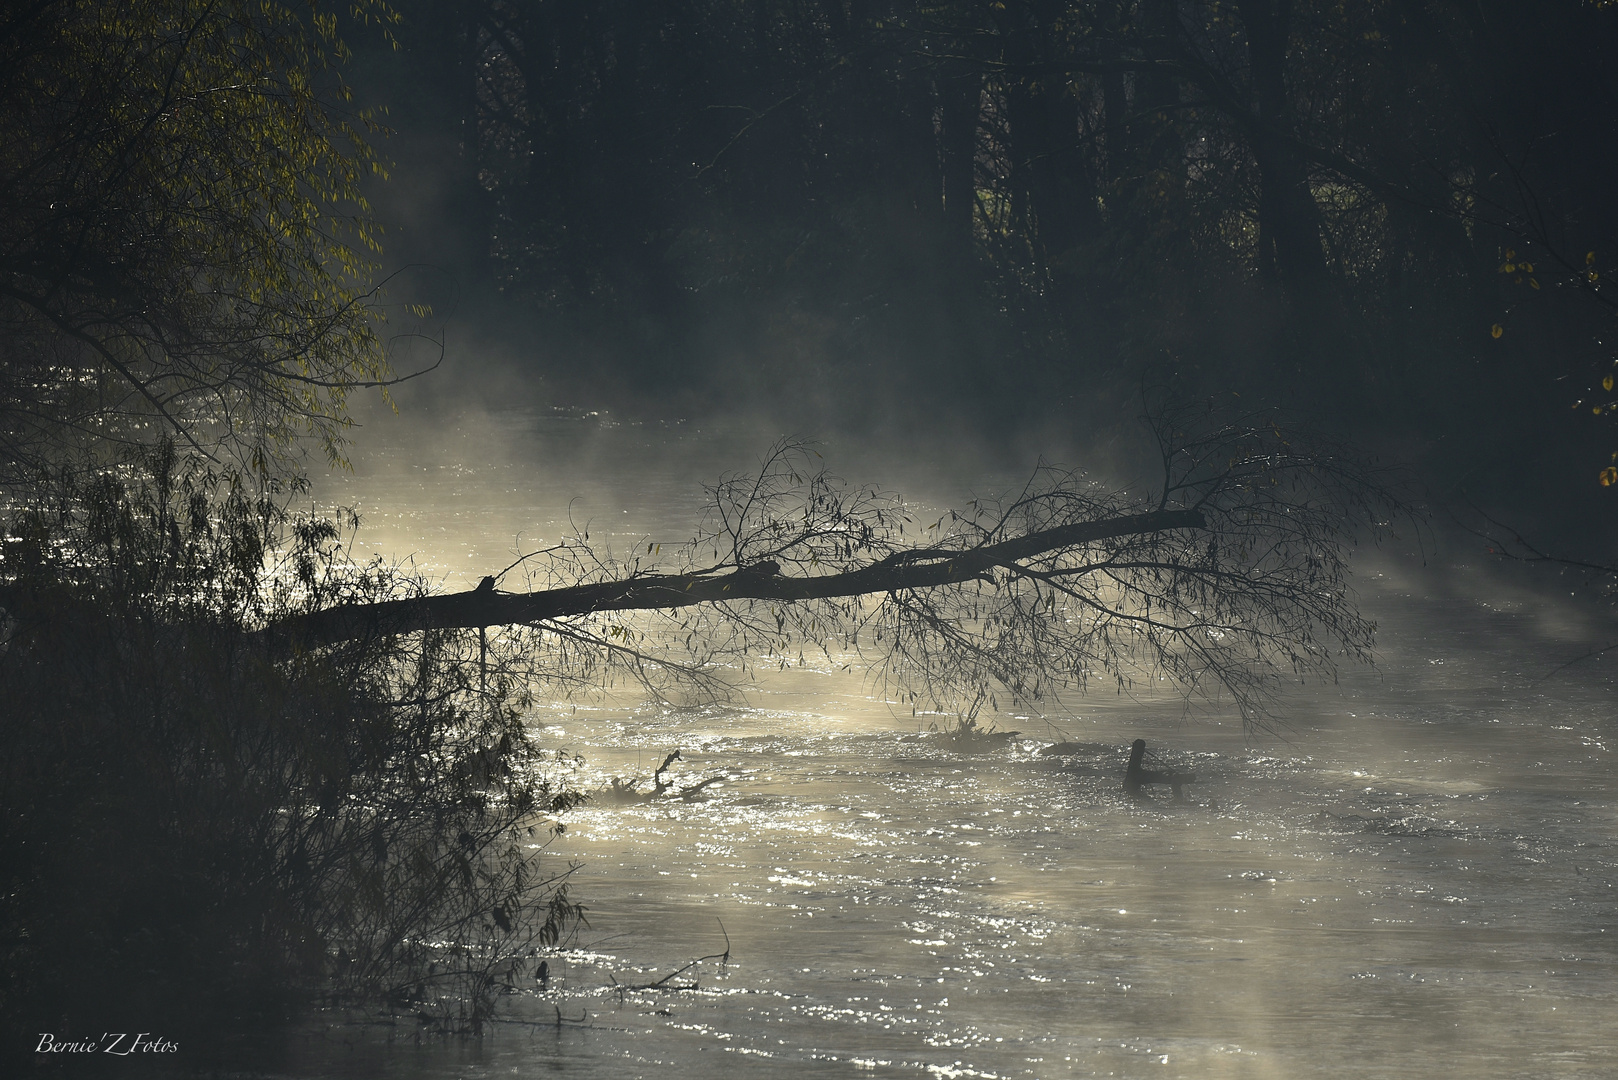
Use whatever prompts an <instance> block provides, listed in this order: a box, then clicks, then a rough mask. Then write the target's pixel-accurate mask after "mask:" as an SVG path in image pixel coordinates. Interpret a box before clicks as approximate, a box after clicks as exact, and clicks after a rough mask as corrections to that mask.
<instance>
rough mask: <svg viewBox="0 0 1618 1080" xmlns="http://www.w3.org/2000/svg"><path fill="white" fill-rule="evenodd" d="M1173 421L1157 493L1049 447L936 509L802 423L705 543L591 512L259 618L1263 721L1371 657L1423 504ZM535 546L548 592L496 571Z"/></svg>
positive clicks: (366, 632)
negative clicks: (1214, 710)
mask: <svg viewBox="0 0 1618 1080" xmlns="http://www.w3.org/2000/svg"><path fill="white" fill-rule="evenodd" d="M1149 422H1150V423H1151V425H1152V427H1153V430H1154V433H1155V434H1156V436H1157V440H1158V444H1159V450H1160V454H1161V462H1160V472H1159V474H1158V476H1157V479H1156V482H1155V483H1154V484H1152V485H1150V487H1149V488H1148V489H1147V490H1145V491H1140V492H1130V491H1120V490H1112V489H1108V488H1106V487H1104V486H1102V485H1100V484H1099V483H1097V482H1095V481H1092V480H1091V479H1090V478H1088V477H1087V476H1086V475H1085V474H1083V473H1081V472H1076V471H1071V470H1066V469H1061V468H1057V467H1053V466H1047V465H1041V466H1040V467H1039V468H1038V469H1036V470H1035V471H1034V472H1033V474H1032V475H1031V477H1030V479H1029V480H1028V482H1027V484H1026V485H1025V486H1024V487H1023V488H1022V489H1021V490H1020V491H1018V492H1015V493H1014V494H1012V495H1010V496H1007V497H1003V498H983V499H978V500H975V501H973V502H972V503H970V504H969V505H968V506H967V507H966V508H965V509H963V510H957V511H945V512H943V513H941V514H939V516H938V518H937V520H936V521H934V522H932V523H931V524H930V525H929V524H926V523H925V522H924V521H923V522H918V521H917V519H916V517H915V516H914V515H915V511H914V510H913V509H912V508H910V507H907V506H906V505H905V504H904V503H903V502H902V501H901V500H900V499H899V498H898V497H897V496H894V495H892V494H889V493H885V492H882V491H880V490H878V489H876V488H870V487H856V486H852V485H849V484H847V483H845V482H843V481H842V480H840V479H838V478H837V477H835V476H833V475H831V474H830V473H828V472H826V471H825V469H824V467H823V466H822V465H821V463H820V462H819V460H818V458H819V455H818V454H817V453H816V452H815V451H814V450H813V449H812V448H811V447H809V446H807V445H805V444H802V443H796V442H782V443H780V444H777V445H776V446H775V447H774V448H772V450H771V452H770V453H769V454H768V455H767V457H766V458H765V460H764V461H763V463H762V466H761V468H760V470H759V471H758V472H757V473H756V474H746V475H733V476H727V477H725V478H723V479H721V481H720V482H719V483H718V484H716V485H715V486H714V487H712V488H711V489H710V491H709V495H710V504H709V510H708V512H707V517H706V518H705V519H704V521H703V522H702V524H701V526H700V528H699V530H698V531H697V533H696V535H695V536H693V537H692V538H691V539H690V540H688V541H686V542H684V543H682V544H667V545H665V544H662V543H659V542H658V541H656V540H655V539H643V540H642V541H641V546H640V547H637V548H636V549H635V552H634V555H633V557H631V558H628V559H624V558H614V557H613V556H612V554H611V553H610V552H607V553H603V552H601V551H600V550H598V549H597V548H596V547H592V546H591V545H590V544H589V542H588V541H589V538H588V534H587V533H581V534H580V535H579V536H577V537H575V538H574V539H573V540H572V541H569V542H566V543H562V544H558V545H554V546H552V547H550V548H548V549H546V550H545V551H544V552H541V553H536V554H538V555H542V556H543V558H542V559H532V560H531V557H529V556H524V557H523V558H522V559H519V560H518V563H517V564H514V566H513V567H508V568H507V570H506V571H502V572H501V574H500V575H497V576H492V577H489V578H486V579H485V580H484V581H483V583H482V584H481V585H480V586H479V587H478V588H476V589H472V590H467V591H463V592H457V593H450V594H444V595H427V596H414V597H410V598H404V599H390V600H385V601H381V602H373V603H348V604H339V605H336V606H331V607H326V608H323V609H320V610H312V611H307V612H306V613H303V614H300V615H298V616H296V617H294V618H290V619H287V620H284V621H281V622H278V623H275V624H273V625H271V626H268V627H266V628H265V629H264V630H262V631H261V632H260V633H261V635H262V636H263V637H264V638H265V639H266V640H267V641H268V642H270V643H272V644H273V645H274V646H275V647H276V648H278V649H281V650H286V651H290V652H294V653H295V652H300V651H305V650H308V649H319V648H322V647H324V646H327V645H330V644H332V643H335V642H342V641H350V640H355V639H361V638H372V637H378V636H390V635H398V634H410V633H418V632H423V631H436V630H453V629H469V628H478V629H481V628H483V627H490V626H510V627H529V628H533V629H535V630H538V631H539V635H538V637H536V638H531V639H530V640H531V641H533V642H538V643H542V642H546V641H548V642H549V643H550V645H551V647H554V648H558V649H562V650H565V651H567V653H568V655H569V657H570V658H571V659H572V661H573V662H574V663H577V662H578V658H579V657H580V656H582V655H584V654H589V653H593V654H594V655H595V656H596V657H597V658H598V659H596V660H594V661H590V663H591V664H592V665H596V664H600V665H606V666H616V667H617V668H618V669H619V670H621V671H624V672H627V673H628V674H629V675H630V677H632V678H633V679H635V680H638V681H640V682H642V683H643V684H645V685H646V687H647V688H648V689H650V690H652V691H653V692H654V693H655V694H662V693H663V692H664V690H665V689H667V687H669V686H671V685H674V684H679V685H681V686H683V687H684V688H685V690H686V691H691V692H695V693H697V694H698V696H705V697H714V696H722V695H723V694H724V693H725V692H726V690H727V688H728V686H729V683H728V681H727V679H728V676H727V671H734V670H735V669H737V668H740V669H743V670H745V669H746V668H747V667H748V666H750V665H771V666H774V665H779V666H789V665H790V664H792V663H795V662H802V661H803V659H804V657H805V655H806V653H807V652H816V651H818V652H821V653H822V654H823V656H825V657H826V658H830V659H836V658H837V657H843V658H846V657H847V655H848V654H851V653H852V654H855V655H857V656H859V657H860V658H861V660H862V661H864V662H867V663H869V664H870V665H871V667H872V669H873V670H874V671H875V672H876V673H877V675H878V678H879V679H880V680H881V681H882V682H883V684H884V686H885V687H886V688H887V689H889V690H891V691H893V692H895V693H897V694H899V695H900V700H905V701H910V702H914V703H916V704H917V707H927V708H936V709H940V710H943V711H947V712H958V713H961V714H962V715H964V712H965V710H966V709H968V708H970V709H971V710H972V711H973V713H974V715H975V713H976V710H977V708H979V707H981V706H983V705H985V704H987V705H990V706H994V707H998V705H999V695H1002V694H1004V695H1006V696H1007V697H1008V698H1009V699H1010V700H1016V701H1022V702H1031V701H1038V700H1040V699H1042V698H1045V697H1047V696H1048V695H1049V694H1051V693H1053V692H1055V691H1057V690H1060V689H1062V688H1083V687H1086V686H1088V685H1090V684H1091V683H1093V682H1094V681H1095V680H1097V679H1101V680H1103V681H1108V682H1112V683H1115V684H1116V686H1117V688H1118V689H1119V690H1120V691H1122V690H1127V689H1129V688H1131V687H1132V686H1134V685H1135V684H1136V680H1137V679H1144V678H1147V677H1148V676H1146V675H1145V674H1144V673H1145V672H1152V673H1153V675H1152V676H1150V677H1151V678H1154V679H1155V678H1156V677H1157V676H1162V677H1166V678H1167V679H1169V680H1171V681H1172V682H1173V683H1175V684H1176V685H1178V686H1179V687H1180V688H1181V689H1182V690H1183V691H1184V692H1185V693H1186V694H1187V695H1188V696H1190V697H1204V698H1209V699H1225V700H1228V701H1230V702H1233V703H1234V704H1235V705H1236V707H1237V708H1238V710H1239V711H1240V712H1241V713H1242V715H1243V716H1244V717H1246V718H1248V719H1250V720H1252V719H1257V718H1262V717H1263V716H1264V715H1265V709H1266V702H1267V701H1268V700H1269V699H1270V698H1271V697H1272V696H1273V694H1274V692H1275V691H1276V690H1277V689H1278V688H1279V686H1280V685H1281V684H1282V683H1283V682H1285V681H1287V680H1292V681H1297V680H1300V679H1305V678H1307V677H1309V676H1317V677H1320V676H1323V677H1327V678H1330V677H1332V676H1333V674H1334V673H1335V665H1336V663H1337V662H1338V658H1340V657H1344V656H1346V657H1348V658H1351V659H1354V660H1368V659H1369V658H1370V649H1371V642H1372V637H1373V632H1374V627H1373V626H1372V625H1371V624H1370V623H1369V622H1367V621H1366V620H1364V619H1363V618H1362V617H1361V616H1360V615H1359V612H1358V610H1357V608H1356V606H1355V604H1354V602H1353V597H1352V594H1351V592H1350V589H1349V587H1348V558H1349V555H1350V553H1351V551H1352V549H1353V547H1354V545H1355V543H1356V542H1357V539H1358V537H1360V536H1362V535H1366V534H1370V535H1373V536H1374V535H1379V534H1382V533H1385V532H1386V531H1387V530H1388V529H1389V527H1390V522H1391V521H1392V520H1393V518H1394V517H1396V516H1397V515H1398V514H1400V513H1402V512H1404V511H1403V510H1402V507H1401V504H1400V502H1399V500H1398V499H1397V498H1396V497H1395V496H1394V495H1393V494H1390V490H1389V487H1390V485H1389V477H1388V475H1387V474H1386V473H1384V472H1383V471H1381V470H1378V469H1377V468H1375V467H1373V466H1371V465H1369V464H1368V463H1366V462H1364V461H1362V460H1360V459H1358V458H1356V457H1355V456H1354V455H1352V454H1351V453H1348V452H1346V451H1344V450H1343V449H1342V448H1340V447H1334V446H1329V445H1325V444H1324V443H1323V442H1321V441H1320V440H1318V439H1308V438H1306V437H1304V436H1302V435H1300V434H1298V433H1295V432H1289V431H1284V430H1283V429H1282V428H1281V427H1280V426H1279V425H1277V424H1276V423H1273V422H1270V421H1255V420H1253V419H1252V418H1244V419H1242V420H1240V421H1229V420H1222V419H1221V418H1219V417H1218V416H1217V414H1216V412H1215V411H1214V410H1212V409H1211V408H1206V407H1197V408H1168V407H1162V408H1159V409H1157V410H1156V411H1155V412H1154V413H1153V415H1152V416H1151V417H1150V418H1149ZM927 516H928V517H931V516H932V514H931V513H929V514H928V515H927ZM530 560H531V561H530ZM519 564H520V565H523V566H524V570H525V572H526V573H527V574H528V584H529V588H527V589H526V590H523V591H516V590H510V591H508V590H506V589H503V588H500V587H498V580H499V578H500V577H504V576H505V575H506V574H507V573H509V572H510V571H511V570H512V569H513V568H514V567H515V566H516V565H519ZM834 652H835V653H836V656H835V657H834ZM552 666H554V665H552ZM592 670H594V669H592Z"/></svg>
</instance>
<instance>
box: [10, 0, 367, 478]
mask: <svg viewBox="0 0 1618 1080" xmlns="http://www.w3.org/2000/svg"><path fill="white" fill-rule="evenodd" d="M354 14H355V16H356V17H357V19H358V20H359V22H360V23H361V24H362V25H369V26H371V27H372V28H380V32H381V33H383V34H384V35H385V34H388V33H390V30H389V27H390V26H391V24H392V21H393V18H394V17H393V15H392V14H391V12H390V11H389V10H388V9H387V8H386V7H385V6H383V5H382V4H379V3H375V2H371V0H360V2H359V3H358V5H357V6H356V9H355V13H354ZM346 55H347V48H346V46H345V45H344V44H343V41H342V40H341V38H340V37H339V35H338V25H337V19H336V16H335V15H332V14H328V13H323V12H321V11H320V10H319V9H318V8H317V7H316V6H314V5H310V6H307V7H305V6H302V5H298V6H290V5H283V4H278V3H274V2H263V0H215V2H204V0H134V2H129V3H119V4H103V3H96V2H94V0H44V2H40V3H34V4H27V5H24V4H17V3H9V4H7V5H6V10H5V12H4V14H3V15H0V461H3V462H4V466H3V468H4V474H3V476H0V478H3V479H7V480H17V479H21V478H24V477H26V476H28V475H31V474H33V473H34V472H35V470H37V468H38V467H39V466H40V465H42V464H44V463H45V462H47V461H49V460H50V459H51V458H52V457H54V456H59V455H60V454H62V453H63V452H65V451H71V450H72V449H74V448H85V447H89V448H99V449H100V450H102V451H104V450H105V449H106V448H107V447H108V446H110V445H116V444H120V443H123V444H129V443H136V444H152V443H155V442H156V441H158V440H159V439H161V438H174V439H177V440H179V441H180V442H181V444H182V445H184V444H190V446H191V447H192V448H193V449H197V450H203V451H206V452H207V453H208V454H209V455H212V456H214V457H216V458H218V457H220V456H222V455H224V456H230V457H236V458H238V459H239V460H240V461H241V462H242V463H243V464H246V465H249V466H250V467H251V468H252V469H253V470H254V471H256V472H259V473H261V474H263V473H268V472H273V471H276V470H277V469H278V468H280V467H281V466H284V465H286V464H287V463H288V462H289V461H290V460H291V454H292V448H293V447H294V446H295V445H296V444H297V443H298V442H300V441H302V440H305V439H312V440H313V442H314V443H315V444H316V445H318V446H320V447H321V449H322V450H323V451H324V453H325V455H326V456H327V457H328V459H330V460H332V461H334V462H335V461H337V460H340V454H341V445H342V438H341V436H342V432H343V430H344V428H345V427H346V425H347V423H348V419H347V410H346V406H347V402H348V397H349V394H350V392H351V391H352V390H354V389H355V388H356V387H358V386H362V385H374V384H378V383H385V382H386V380H387V379H388V377H389V365H388V362H387V358H386V351H385V348H384V342H383V339H382V337H381V334H380V323H381V313H380V308H379V306H378V304H377V293H376V291H375V289H374V287H373V285H372V284H371V282H372V275H373V274H374V272H375V270H376V267H375V258H376V255H377V253H378V250H379V249H378V244H377V229H376V227H375V225H374V224H373V223H372V222H370V221H369V220H368V208H367V206H366V203H365V200H364V197H363V195H362V193H361V182H362V180H363V179H364V177H365V176H366V174H367V173H368V172H371V171H380V170H381V169H382V164H381V162H380V160H379V159H378V157H377V155H376V153H375V151H374V150H373V148H372V147H371V146H370V145H369V144H368V142H367V138H368V137H369V136H371V135H373V134H375V133H376V132H377V131H378V130H379V129H378V127H377V125H376V123H375V120H374V118H373V117H372V116H370V115H368V114H367V113H365V112H364V111H353V110H350V109H349V108H348V106H347V102H348V99H349V94H348V90H347V88H346V86H345V85H344V83H343V82H342V80H341V77H340V76H339V75H338V73H337V67H338V65H340V63H341V62H342V61H343V59H344V58H345V57H346Z"/></svg>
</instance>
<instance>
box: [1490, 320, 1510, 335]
mask: <svg viewBox="0 0 1618 1080" xmlns="http://www.w3.org/2000/svg"><path fill="white" fill-rule="evenodd" d="M1505 332H1506V328H1505V327H1503V326H1501V325H1500V324H1499V323H1495V324H1494V325H1493V326H1491V327H1489V336H1490V337H1492V338H1497V337H1499V336H1500V335H1501V334H1503V333H1505Z"/></svg>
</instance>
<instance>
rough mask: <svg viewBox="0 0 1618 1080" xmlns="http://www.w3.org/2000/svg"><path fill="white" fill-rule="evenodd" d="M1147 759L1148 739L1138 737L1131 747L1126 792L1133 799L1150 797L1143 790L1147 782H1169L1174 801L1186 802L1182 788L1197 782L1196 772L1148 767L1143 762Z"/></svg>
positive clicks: (1125, 773) (1125, 780)
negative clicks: (1172, 790)
mask: <svg viewBox="0 0 1618 1080" xmlns="http://www.w3.org/2000/svg"><path fill="white" fill-rule="evenodd" d="M1145 759H1146V740H1145V739H1136V740H1135V742H1134V744H1133V745H1132V746H1130V748H1129V768H1128V770H1126V771H1125V772H1124V794H1126V795H1128V796H1129V797H1130V798H1132V799H1145V798H1148V797H1149V796H1147V794H1146V793H1145V792H1143V791H1142V790H1141V788H1143V787H1145V786H1146V785H1147V784H1167V785H1169V787H1171V788H1173V789H1174V801H1175V802H1184V801H1185V796H1184V795H1183V794H1182V793H1181V791H1180V789H1181V788H1182V787H1184V786H1185V785H1186V784H1194V783H1196V780H1197V777H1196V774H1195V773H1183V772H1175V771H1174V770H1173V769H1148V768H1146V767H1145V765H1144V764H1143V763H1144V761H1145Z"/></svg>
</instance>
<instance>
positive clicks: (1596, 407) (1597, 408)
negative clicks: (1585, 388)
mask: <svg viewBox="0 0 1618 1080" xmlns="http://www.w3.org/2000/svg"><path fill="white" fill-rule="evenodd" d="M1590 411H1591V412H1593V413H1595V414H1596V415H1597V416H1600V415H1601V406H1600V405H1597V406H1595V407H1594V408H1592V409H1591V410H1590Z"/></svg>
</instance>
